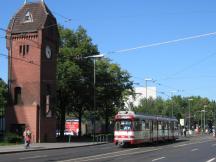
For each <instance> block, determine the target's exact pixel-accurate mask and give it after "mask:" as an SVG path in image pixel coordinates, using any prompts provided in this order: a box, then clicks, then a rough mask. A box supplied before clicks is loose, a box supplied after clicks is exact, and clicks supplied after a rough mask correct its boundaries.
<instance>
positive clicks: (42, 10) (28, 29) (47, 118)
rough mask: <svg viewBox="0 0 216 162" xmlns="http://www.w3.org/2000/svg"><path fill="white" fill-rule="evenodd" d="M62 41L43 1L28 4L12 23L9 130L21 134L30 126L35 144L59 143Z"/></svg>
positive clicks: (55, 23)
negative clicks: (58, 85)
mask: <svg viewBox="0 0 216 162" xmlns="http://www.w3.org/2000/svg"><path fill="white" fill-rule="evenodd" d="M58 41H59V33H58V27H57V22H56V19H55V17H54V16H53V15H52V13H51V11H50V10H49V9H48V7H47V6H46V4H45V3H44V1H42V0H41V1H38V2H34V3H33V2H25V4H24V5H23V6H22V7H21V9H20V10H19V11H18V12H17V13H16V15H15V16H14V17H13V18H12V19H11V21H10V23H9V26H8V32H7V49H8V53H9V62H8V73H9V74H8V77H9V91H10V101H9V106H8V108H7V110H6V128H7V130H10V131H16V132H17V133H20V134H21V133H22V130H23V129H24V127H25V126H29V127H30V129H31V131H32V139H33V141H34V142H46V141H54V140H55V135H56V117H55V114H54V111H53V109H54V107H55V101H56V58H57V53H58Z"/></svg>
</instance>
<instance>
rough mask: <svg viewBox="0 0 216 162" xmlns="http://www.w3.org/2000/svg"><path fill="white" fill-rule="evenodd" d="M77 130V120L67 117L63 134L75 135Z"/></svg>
mask: <svg viewBox="0 0 216 162" xmlns="http://www.w3.org/2000/svg"><path fill="white" fill-rule="evenodd" d="M78 132H79V121H78V120H77V119H67V120H66V122H65V135H73V136H77V135H78Z"/></svg>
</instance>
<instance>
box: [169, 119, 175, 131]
mask: <svg viewBox="0 0 216 162" xmlns="http://www.w3.org/2000/svg"><path fill="white" fill-rule="evenodd" d="M170 124H171V125H170V127H171V130H172V131H174V122H173V121H172V122H171V123H170Z"/></svg>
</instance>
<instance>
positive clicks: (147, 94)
mask: <svg viewBox="0 0 216 162" xmlns="http://www.w3.org/2000/svg"><path fill="white" fill-rule="evenodd" d="M145 81H146V109H148V96H147V95H148V94H147V93H148V92H147V79H146V80H145Z"/></svg>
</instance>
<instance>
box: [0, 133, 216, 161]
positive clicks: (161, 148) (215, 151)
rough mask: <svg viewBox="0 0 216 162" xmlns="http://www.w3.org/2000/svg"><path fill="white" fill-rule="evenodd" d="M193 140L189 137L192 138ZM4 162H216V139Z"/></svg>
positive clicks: (27, 155) (50, 153)
mask: <svg viewBox="0 0 216 162" xmlns="http://www.w3.org/2000/svg"><path fill="white" fill-rule="evenodd" d="M188 139H189V138H188ZM0 161H2V162H19V161H22V162H86V161H92V162H105V161H106V162H107V161H109V162H119V161H121V162H139V161H140V162H141V161H142V162H216V139H213V138H211V137H208V136H205V137H199V138H198V137H196V138H190V139H189V140H180V141H178V142H176V143H166V144H163V143H161V144H157V145H143V146H135V147H130V148H118V147H116V146H115V145H114V144H105V145H97V146H88V147H80V148H68V149H57V150H46V151H45V150H44V151H33V152H23V153H13V154H3V155H0Z"/></svg>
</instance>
